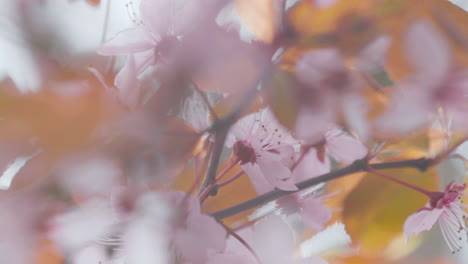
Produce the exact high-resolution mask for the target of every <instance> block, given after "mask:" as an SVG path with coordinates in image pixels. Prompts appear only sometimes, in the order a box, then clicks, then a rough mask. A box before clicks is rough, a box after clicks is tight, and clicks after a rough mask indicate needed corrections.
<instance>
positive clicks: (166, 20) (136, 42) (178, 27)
mask: <svg viewBox="0 0 468 264" xmlns="http://www.w3.org/2000/svg"><path fill="white" fill-rule="evenodd" d="M139 11H140V14H141V21H138V22H136V26H135V27H133V28H129V29H125V30H123V31H121V32H119V33H118V34H117V35H116V36H114V37H113V38H112V39H111V40H109V41H108V42H106V43H104V44H103V45H102V46H101V47H100V48H99V49H98V53H99V54H101V55H107V56H116V55H128V57H127V62H126V64H125V66H124V67H123V68H122V69H121V70H120V72H119V73H118V74H117V76H116V77H115V86H117V87H118V88H119V89H121V91H122V97H123V98H124V99H127V98H126V97H127V96H130V97H135V96H137V95H138V91H131V90H130V91H129V89H131V88H129V87H131V86H129V85H128V83H129V82H130V83H132V84H133V90H135V88H134V87H135V85H134V83H135V81H136V80H137V77H139V76H140V75H141V74H143V73H144V72H145V70H146V69H148V68H149V67H150V66H154V65H156V64H157V63H158V60H159V59H160V58H164V57H165V56H167V55H168V54H167V53H168V52H169V51H168V49H170V48H173V47H174V46H175V45H176V44H177V41H178V37H179V36H181V35H182V34H184V33H185V32H186V31H187V30H188V29H189V28H190V27H189V26H190V23H191V21H192V20H193V19H194V17H195V16H196V15H197V12H198V11H199V3H198V1H197V0H196V1H183V2H181V1H176V0H142V1H141V4H140V10H139ZM135 19H137V18H135ZM135 94H137V95H135Z"/></svg>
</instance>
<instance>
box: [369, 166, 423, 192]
mask: <svg viewBox="0 0 468 264" xmlns="http://www.w3.org/2000/svg"><path fill="white" fill-rule="evenodd" d="M367 171H368V172H370V173H372V174H374V175H377V176H380V177H383V178H385V179H387V180H390V181H393V182H395V183H398V184H401V185H403V186H406V187H408V188H410V189H413V190H415V191H417V192H420V193H422V194H425V195H427V196H429V198H432V192H431V191H429V190H426V189H424V188H421V187H419V186H416V185H414V184H411V183H409V182H405V181H403V180H400V179H398V178H395V177H393V176H391V175H387V174H384V173H381V172H379V171H376V170H374V169H372V168H371V167H368V168H367Z"/></svg>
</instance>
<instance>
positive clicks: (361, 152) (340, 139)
mask: <svg viewBox="0 0 468 264" xmlns="http://www.w3.org/2000/svg"><path fill="white" fill-rule="evenodd" d="M325 142H326V143H325V148H326V150H327V152H328V153H329V154H330V156H331V157H332V158H333V159H335V160H336V161H338V162H340V163H344V164H350V163H352V162H353V161H355V160H358V159H362V158H364V157H365V156H366V155H367V153H368V149H367V147H366V146H365V145H364V144H363V143H362V142H361V141H359V139H357V138H355V137H353V136H351V135H348V134H347V133H346V132H344V131H343V130H341V129H332V130H330V131H328V132H327V133H326V134H325Z"/></svg>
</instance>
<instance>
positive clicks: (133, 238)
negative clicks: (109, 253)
mask: <svg viewBox="0 0 468 264" xmlns="http://www.w3.org/2000/svg"><path fill="white" fill-rule="evenodd" d="M158 224H159V223H157V222H155V221H154V219H152V218H147V217H140V218H137V219H135V221H134V222H132V224H131V225H130V227H129V228H128V230H127V232H126V234H125V245H124V248H123V252H124V253H125V255H126V262H125V263H128V264H154V263H161V264H168V263H169V256H168V254H167V253H168V251H169V250H168V245H167V238H166V237H165V236H164V234H163V231H164V230H161V228H158V227H157V225H158Z"/></svg>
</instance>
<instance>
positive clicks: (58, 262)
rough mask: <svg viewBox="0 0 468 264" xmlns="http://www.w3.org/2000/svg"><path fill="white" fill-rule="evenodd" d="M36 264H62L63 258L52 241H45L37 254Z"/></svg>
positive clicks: (40, 245) (41, 243)
mask: <svg viewBox="0 0 468 264" xmlns="http://www.w3.org/2000/svg"><path fill="white" fill-rule="evenodd" d="M34 263H35V264H62V263H63V257H62V256H61V254H60V252H58V247H56V246H55V245H54V244H53V243H52V242H51V241H49V240H46V239H43V241H41V242H40V243H39V248H38V249H37V252H36V258H35V262H34Z"/></svg>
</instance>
